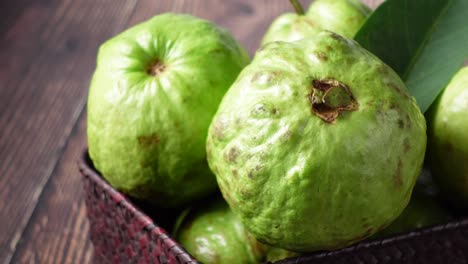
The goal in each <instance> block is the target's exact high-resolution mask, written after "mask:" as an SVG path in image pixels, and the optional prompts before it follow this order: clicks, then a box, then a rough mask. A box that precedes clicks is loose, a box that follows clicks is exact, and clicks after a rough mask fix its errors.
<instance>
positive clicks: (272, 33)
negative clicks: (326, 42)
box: [262, 0, 371, 45]
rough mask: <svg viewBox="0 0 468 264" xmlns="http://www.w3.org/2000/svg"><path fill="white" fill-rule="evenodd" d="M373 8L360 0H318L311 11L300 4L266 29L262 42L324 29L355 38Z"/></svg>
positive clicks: (311, 34)
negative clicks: (292, 11)
mask: <svg viewBox="0 0 468 264" xmlns="http://www.w3.org/2000/svg"><path fill="white" fill-rule="evenodd" d="M292 2H293V3H296V5H300V4H299V3H298V2H296V1H292ZM370 12H371V10H370V9H369V8H368V7H367V6H366V5H364V4H363V3H361V2H360V1H359V0H316V1H314V2H313V3H312V4H311V6H310V8H309V11H308V12H307V14H304V13H303V12H302V7H299V8H296V13H286V14H283V15H281V16H279V17H278V18H277V19H275V20H274V21H273V23H272V24H271V26H270V27H269V28H268V30H267V32H266V33H265V36H264V37H263V39H262V45H264V44H266V43H269V42H273V41H287V42H292V41H296V40H300V39H303V38H306V37H311V36H314V35H316V34H318V33H319V32H321V31H322V30H324V29H327V30H330V31H333V32H335V33H338V34H340V35H343V36H345V37H349V38H352V37H354V34H356V32H357V31H358V30H359V28H360V27H361V25H362V24H363V23H364V20H365V19H366V18H367V16H368V15H369V14H370Z"/></svg>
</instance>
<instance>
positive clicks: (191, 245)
mask: <svg viewBox="0 0 468 264" xmlns="http://www.w3.org/2000/svg"><path fill="white" fill-rule="evenodd" d="M178 222H179V225H178V226H177V227H176V230H175V237H176V240H177V241H179V242H180V243H181V244H182V246H183V247H184V248H185V249H186V250H187V251H188V252H189V253H190V254H192V255H193V256H194V257H195V258H196V259H197V260H198V261H200V262H201V263H206V264H208V263H220V264H224V263H232V264H235V263H239V264H248V263H252V264H255V263H260V262H261V261H263V260H264V257H265V251H266V246H264V245H262V244H261V243H260V242H258V241H257V240H256V239H255V238H254V237H253V236H252V235H250V234H248V233H247V231H246V230H245V229H244V226H243V225H242V223H241V221H240V220H239V218H237V216H235V215H234V214H233V213H232V211H231V210H230V209H229V207H228V206H227V204H226V203H225V202H224V201H223V200H222V199H217V200H214V201H213V202H211V203H209V204H208V205H206V206H203V207H200V208H196V209H193V210H190V211H189V212H188V213H184V214H182V215H181V218H180V219H179V220H178Z"/></svg>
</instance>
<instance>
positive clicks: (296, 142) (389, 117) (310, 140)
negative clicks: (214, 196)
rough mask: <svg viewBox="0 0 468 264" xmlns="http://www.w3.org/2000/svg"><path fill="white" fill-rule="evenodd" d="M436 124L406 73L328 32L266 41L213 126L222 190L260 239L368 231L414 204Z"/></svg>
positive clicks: (331, 245) (275, 241)
mask: <svg viewBox="0 0 468 264" xmlns="http://www.w3.org/2000/svg"><path fill="white" fill-rule="evenodd" d="M425 149H426V123H425V119H424V116H423V115H422V113H421V111H420V110H419V108H418V107H417V105H416V102H415V99H414V97H412V96H411V95H410V94H409V93H408V91H407V89H406V87H405V84H404V83H403V82H402V80H401V79H400V78H399V77H398V75H397V74H396V73H395V72H394V71H393V70H392V69H391V68H390V67H389V66H387V65H386V64H384V63H383V62H382V61H380V60H379V59H378V58H377V57H375V56H374V55H372V54H371V53H370V52H368V51H366V50H365V49H364V48H362V47H361V46H359V44H357V43H356V42H354V41H352V40H349V39H347V38H344V37H342V36H340V35H338V34H335V33H333V32H322V33H319V34H318V35H316V36H315V37H312V38H306V39H303V40H300V41H296V42H272V43H269V44H267V45H265V46H264V47H263V48H262V49H261V50H260V51H258V52H257V54H256V55H255V58H254V59H253V61H252V62H251V63H250V64H249V65H248V66H247V67H246V68H244V70H243V71H242V72H241V73H240V75H239V77H238V79H237V80H236V82H235V83H234V84H233V85H232V86H231V88H230V89H229V91H228V92H227V93H226V95H225V97H224V98H223V100H222V102H221V105H220V107H219V108H218V111H217V113H216V115H215V117H214V118H213V121H212V123H211V125H210V129H209V133H208V140H207V154H208V156H207V158H208V163H209V165H210V168H211V169H212V171H213V172H214V173H215V174H216V177H217V181H218V185H219V186H220V189H221V191H222V194H223V196H224V198H225V199H226V201H227V202H228V204H229V206H230V207H231V209H232V210H233V212H234V213H235V214H236V215H238V217H239V218H240V219H241V221H242V222H243V223H244V226H245V227H246V228H247V229H248V231H249V232H251V233H252V234H253V235H254V236H255V237H256V238H257V239H259V240H260V241H261V242H264V243H267V244H269V245H271V246H274V247H280V248H284V249H287V250H292V251H296V252H308V251H313V250H329V249H336V248H340V247H344V246H347V245H349V244H351V243H353V242H356V241H359V240H362V239H364V238H367V237H369V236H371V235H372V234H374V233H376V232H377V231H379V230H381V229H383V228H384V227H386V226H387V225H388V224H390V223H391V222H392V221H393V220H394V219H395V218H396V217H398V215H400V213H401V212H402V211H403V209H404V208H405V207H406V205H407V203H408V201H409V198H410V196H411V192H412V189H413V187H414V184H415V182H416V179H417V176H418V175H419V173H420V171H421V167H422V163H423V159H424V152H425Z"/></svg>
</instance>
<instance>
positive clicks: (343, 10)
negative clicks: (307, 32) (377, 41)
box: [306, 0, 372, 38]
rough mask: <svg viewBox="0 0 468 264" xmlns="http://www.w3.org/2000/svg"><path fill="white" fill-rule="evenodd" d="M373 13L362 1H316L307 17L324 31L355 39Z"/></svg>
mask: <svg viewBox="0 0 468 264" xmlns="http://www.w3.org/2000/svg"><path fill="white" fill-rule="evenodd" d="M371 12H372V10H371V9H370V8H369V7H368V6H366V5H365V4H364V3H362V2H361V1H360V0H315V1H314V2H313V3H312V4H311V5H310V7H309V10H308V11H307V13H306V15H307V16H308V17H310V18H313V19H314V22H315V23H316V24H317V25H318V26H319V27H320V28H322V29H326V30H330V31H333V32H335V33H337V34H340V35H342V36H345V37H348V38H353V37H354V35H355V34H356V33H357V32H358V31H359V29H360V28H361V26H362V25H363V24H364V22H365V21H366V19H367V17H368V16H369V15H370V13H371Z"/></svg>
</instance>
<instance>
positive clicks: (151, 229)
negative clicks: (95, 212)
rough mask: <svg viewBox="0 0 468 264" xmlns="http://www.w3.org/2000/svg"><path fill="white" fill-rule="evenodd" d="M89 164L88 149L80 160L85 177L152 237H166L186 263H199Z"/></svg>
mask: <svg viewBox="0 0 468 264" xmlns="http://www.w3.org/2000/svg"><path fill="white" fill-rule="evenodd" d="M89 162H92V161H91V159H90V157H89V155H88V149H87V148H86V149H85V150H84V151H83V154H82V155H81V157H80V159H79V160H78V168H79V170H80V172H81V174H82V176H83V177H89V178H91V180H92V181H94V182H95V183H96V184H98V185H99V186H100V187H102V188H103V189H104V190H105V191H106V192H107V193H108V194H109V195H110V196H111V197H112V198H113V199H114V200H115V201H117V204H118V206H122V207H123V208H125V209H126V210H128V211H130V212H131V213H132V214H134V215H135V218H136V219H138V221H139V222H140V223H141V226H142V227H143V228H142V229H143V230H144V231H145V232H148V233H149V234H150V235H153V236H156V237H164V238H163V239H162V243H164V244H165V245H166V246H167V248H168V250H172V251H175V252H177V253H176V256H178V255H185V256H184V259H186V260H187V262H185V263H192V264H196V263H199V262H197V260H195V258H193V257H192V256H191V255H190V253H188V252H187V251H186V250H185V249H184V248H183V247H182V246H181V245H180V244H179V243H178V242H177V241H176V240H175V239H173V238H172V237H171V236H170V235H169V234H168V233H167V232H166V230H165V229H164V228H162V227H160V226H158V225H157V224H156V223H154V221H153V220H152V219H151V218H150V217H149V216H148V215H146V214H145V213H144V212H143V211H142V210H140V209H139V208H138V207H137V206H135V205H134V204H133V202H132V201H130V200H129V199H128V198H127V197H126V196H125V195H124V194H122V193H121V192H119V191H117V190H116V189H114V188H113V187H112V186H111V185H110V184H109V183H107V182H106V181H105V180H104V179H103V178H102V177H101V175H100V173H99V172H97V171H96V170H95V169H94V168H93V167H92V166H91V164H89Z"/></svg>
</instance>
